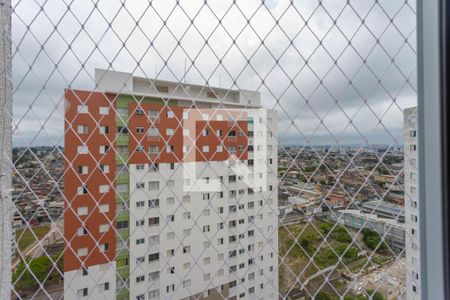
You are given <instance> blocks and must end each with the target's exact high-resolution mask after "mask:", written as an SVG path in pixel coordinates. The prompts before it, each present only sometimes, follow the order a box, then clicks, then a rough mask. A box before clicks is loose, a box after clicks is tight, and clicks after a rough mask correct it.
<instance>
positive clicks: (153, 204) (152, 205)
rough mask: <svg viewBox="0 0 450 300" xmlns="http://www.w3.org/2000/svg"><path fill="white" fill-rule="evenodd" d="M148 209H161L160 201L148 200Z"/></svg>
mask: <svg viewBox="0 0 450 300" xmlns="http://www.w3.org/2000/svg"><path fill="white" fill-rule="evenodd" d="M148 207H149V208H155V207H159V199H150V200H148Z"/></svg>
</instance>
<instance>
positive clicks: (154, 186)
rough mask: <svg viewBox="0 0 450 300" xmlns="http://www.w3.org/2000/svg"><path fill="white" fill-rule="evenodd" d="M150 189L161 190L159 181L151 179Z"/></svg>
mask: <svg viewBox="0 0 450 300" xmlns="http://www.w3.org/2000/svg"><path fill="white" fill-rule="evenodd" d="M148 189H149V190H150V191H155V190H159V181H149V183H148Z"/></svg>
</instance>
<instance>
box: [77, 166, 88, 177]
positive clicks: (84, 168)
mask: <svg viewBox="0 0 450 300" xmlns="http://www.w3.org/2000/svg"><path fill="white" fill-rule="evenodd" d="M88 171H89V168H88V166H78V174H83V175H85V174H87V173H88Z"/></svg>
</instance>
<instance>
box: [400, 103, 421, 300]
mask: <svg viewBox="0 0 450 300" xmlns="http://www.w3.org/2000/svg"><path fill="white" fill-rule="evenodd" d="M403 113H404V141H405V142H404V143H405V145H404V172H405V238H406V248H405V250H406V269H407V270H406V296H407V299H408V300H409V299H411V300H415V299H417V300H419V299H420V225H419V221H420V220H419V208H420V205H421V203H420V199H419V183H418V171H419V170H418V166H419V164H418V161H417V158H418V154H417V152H418V149H417V144H418V137H417V136H418V132H417V128H418V125H417V108H416V107H413V108H408V109H405V110H404V112H403Z"/></svg>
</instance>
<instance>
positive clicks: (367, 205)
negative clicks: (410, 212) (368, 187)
mask: <svg viewBox="0 0 450 300" xmlns="http://www.w3.org/2000/svg"><path fill="white" fill-rule="evenodd" d="M361 210H362V211H363V212H367V213H372V214H376V215H377V216H379V217H384V218H390V219H396V220H397V221H398V222H404V221H405V208H404V207H403V206H400V205H398V204H395V203H391V202H387V201H384V200H374V201H369V202H364V203H363V204H362V207H361Z"/></svg>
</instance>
